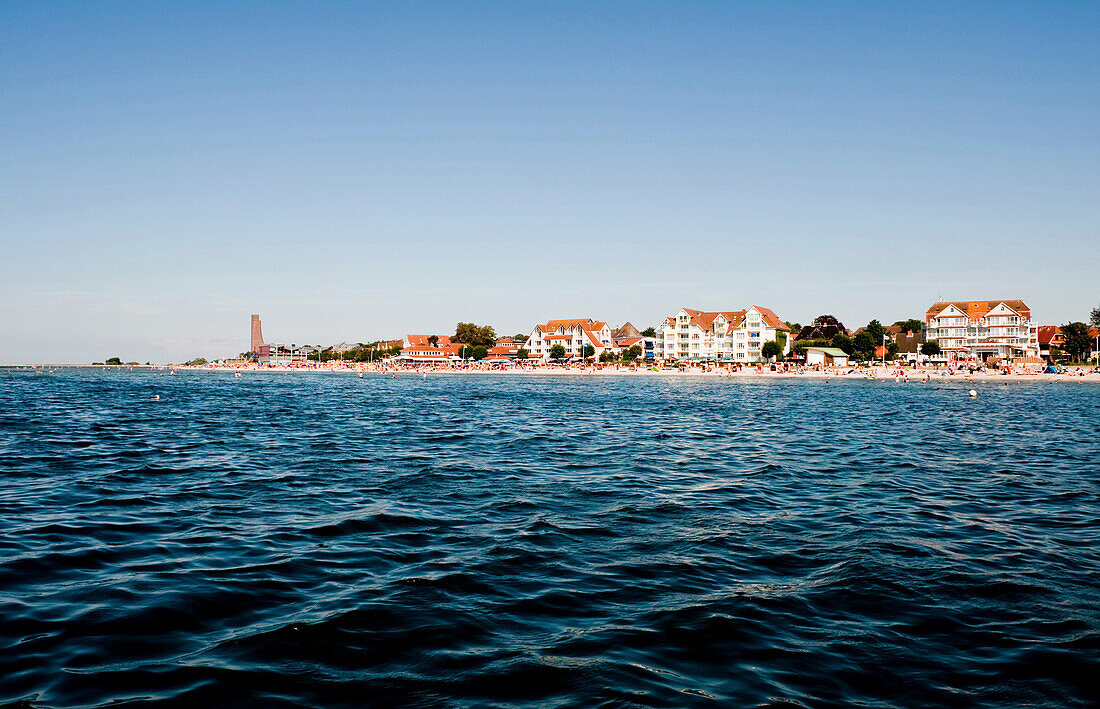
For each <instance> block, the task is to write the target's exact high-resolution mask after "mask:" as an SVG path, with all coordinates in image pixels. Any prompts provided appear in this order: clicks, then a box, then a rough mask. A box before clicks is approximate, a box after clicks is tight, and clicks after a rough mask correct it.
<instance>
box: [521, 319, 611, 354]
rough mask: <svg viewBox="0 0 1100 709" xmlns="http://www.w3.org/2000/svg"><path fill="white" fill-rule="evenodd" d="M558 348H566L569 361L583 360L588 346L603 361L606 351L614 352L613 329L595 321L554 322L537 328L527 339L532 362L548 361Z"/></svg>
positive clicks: (527, 347) (536, 326)
mask: <svg viewBox="0 0 1100 709" xmlns="http://www.w3.org/2000/svg"><path fill="white" fill-rule="evenodd" d="M554 345H561V346H563V347H564V348H565V356H566V357H580V356H582V353H583V348H584V347H585V345H591V346H592V348H593V349H594V350H595V354H594V355H593V356H594V357H599V356H600V355H601V354H603V353H604V351H605V350H609V349H612V348H614V346H615V342H614V340H612V338H611V328H609V327H608V326H607V323H606V322H603V321H600V320H593V319H592V318H574V319H571V320H550V321H548V322H546V323H545V324H540V325H535V327H534V328H533V329H532V330H531V334H530V335H529V336H528V338H527V345H526V349H527V351H528V352H529V353H530V357H531V358H532V359H541V360H544V361H545V360H547V359H549V358H550V349H551V348H552V347H553V346H554Z"/></svg>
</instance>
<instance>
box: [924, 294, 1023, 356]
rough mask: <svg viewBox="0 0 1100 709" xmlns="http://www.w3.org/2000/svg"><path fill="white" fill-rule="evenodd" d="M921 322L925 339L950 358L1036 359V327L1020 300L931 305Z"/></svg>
mask: <svg viewBox="0 0 1100 709" xmlns="http://www.w3.org/2000/svg"><path fill="white" fill-rule="evenodd" d="M924 322H925V326H926V327H925V339H927V340H936V341H937V342H938V343H939V345H940V350H941V351H942V352H943V353H944V354H945V355H947V356H948V357H950V358H953V359H959V358H966V357H975V358H977V359H983V360H984V359H989V358H990V357H997V358H1000V359H1006V360H1008V359H1014V358H1017V357H1038V356H1039V326H1038V325H1037V324H1036V323H1035V322H1034V321H1033V320H1032V319H1031V309H1030V308H1028V307H1027V305H1025V304H1024V301H1022V300H971V301H951V302H943V303H935V304H934V305H933V306H932V307H930V308H929V309H928V312H926V313H925V314H924Z"/></svg>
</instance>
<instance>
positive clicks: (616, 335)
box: [611, 322, 642, 340]
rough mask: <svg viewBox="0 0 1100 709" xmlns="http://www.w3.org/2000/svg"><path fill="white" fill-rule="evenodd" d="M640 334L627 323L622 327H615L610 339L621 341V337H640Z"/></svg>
mask: <svg viewBox="0 0 1100 709" xmlns="http://www.w3.org/2000/svg"><path fill="white" fill-rule="evenodd" d="M641 336H642V333H641V332H639V331H638V328H636V327H634V325H632V324H631V323H629V322H625V323H623V326H622V327H617V328H615V329H614V330H612V331H611V337H612V338H613V339H616V340H618V339H621V338H623V337H641Z"/></svg>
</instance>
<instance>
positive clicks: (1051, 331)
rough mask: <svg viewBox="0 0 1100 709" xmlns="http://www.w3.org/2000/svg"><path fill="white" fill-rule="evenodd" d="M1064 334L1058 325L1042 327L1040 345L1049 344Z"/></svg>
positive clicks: (1040, 328)
mask: <svg viewBox="0 0 1100 709" xmlns="http://www.w3.org/2000/svg"><path fill="white" fill-rule="evenodd" d="M1061 334H1062V328H1060V327H1058V326H1057V325H1040V326H1039V344H1041V345H1045V344H1048V343H1049V342H1050V341H1051V340H1053V339H1054V338H1055V336H1057V335H1061Z"/></svg>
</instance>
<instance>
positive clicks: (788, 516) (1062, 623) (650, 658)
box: [0, 370, 1100, 707]
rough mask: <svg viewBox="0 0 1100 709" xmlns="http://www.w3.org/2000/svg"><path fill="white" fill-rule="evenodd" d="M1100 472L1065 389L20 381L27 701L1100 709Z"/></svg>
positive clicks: (16, 509)
mask: <svg viewBox="0 0 1100 709" xmlns="http://www.w3.org/2000/svg"><path fill="white" fill-rule="evenodd" d="M971 388H974V389H976V390H977V393H978V396H977V397H975V398H971V397H969V396H967V391H968V390H969V389H971ZM156 397H159V399H157V398H156ZM1098 460H1100V386H1096V385H1089V384H1077V383H1069V382H1060V383H1049V382H1042V381H1036V382H1034V383H1032V382H1026V383H1021V382H1011V383H1009V384H1008V385H1007V386H1006V385H1004V384H1003V383H1001V382H975V383H971V382H961V381H933V382H931V383H929V384H922V383H916V382H911V383H897V382H894V381H892V380H888V381H866V380H858V381H836V380H834V381H832V382H829V383H826V382H825V381H824V380H821V379H806V380H801V379H784V378H779V377H768V376H763V377H759V378H741V379H723V378H709V377H684V376H681V377H604V376H575V377H561V376H558V377H539V376H532V375H500V376H491V375H490V376H462V375H429V376H428V377H427V378H421V377H419V376H403V377H396V378H391V377H385V376H379V375H367V376H365V377H363V378H359V377H356V376H354V375H339V374H325V373H317V374H285V373H283V374H281V373H246V374H245V375H244V376H243V377H240V378H236V377H234V376H233V375H232V374H230V373H208V372H181V373H179V374H177V375H172V374H170V373H168V372H166V371H160V372H128V371H114V370H109V371H108V370H57V371H55V372H54V373H52V374H48V373H47V374H40V373H34V372H30V371H25V370H6V371H0V476H2V477H0V513H2V514H0V703H2V702H12V703H18V702H22V703H23V704H22V705H23V706H36V707H38V706H41V707H52V706H58V707H68V706H108V705H109V706H132V705H145V704H147V703H153V704H156V703H164V704H171V705H179V706H196V707H200V706H202V707H207V706H246V705H247V706H265V707H280V706H364V705H394V706H454V707H459V706H517V705H519V706H522V705H538V706H568V707H592V706H696V705H697V706H712V705H725V706H823V705H845V706H920V707H924V706H968V707H969V706H992V707H1016V706H1022V705H1027V706H1049V707H1073V706H1079V707H1086V706H1095V704H1096V702H1097V701H1098V693H1097V687H1098V686H1100V684H1098V683H1097V676H1098V672H1100V581H1098V579H1100V528H1098V524H1100V522H1098V520H1100V462H1098Z"/></svg>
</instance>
